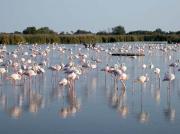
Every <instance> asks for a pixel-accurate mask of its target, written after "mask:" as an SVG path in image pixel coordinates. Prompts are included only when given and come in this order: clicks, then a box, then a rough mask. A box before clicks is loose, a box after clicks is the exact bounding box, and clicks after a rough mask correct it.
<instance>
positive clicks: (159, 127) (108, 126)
mask: <svg viewBox="0 0 180 134" xmlns="http://www.w3.org/2000/svg"><path fill="white" fill-rule="evenodd" d="M98 45H99V46H102V47H103V48H105V49H108V48H109V49H110V48H111V47H112V46H113V45H114V46H116V47H119V48H120V47H122V45H124V46H128V45H131V46H133V45H140V46H141V45H144V44H143V43H136V44H133V43H120V44H119V43H116V44H98ZM166 45H167V44H166ZM154 46H159V45H157V44H154ZM16 47H17V46H7V50H8V51H13V50H14V49H15V48H16ZM28 47H29V48H31V47H32V46H28ZM41 47H43V48H46V47H47V45H44V46H41ZM65 47H66V48H67V49H72V52H73V53H74V54H76V53H77V51H78V49H79V48H82V52H83V53H86V54H87V55H88V57H90V58H89V59H91V58H94V57H98V58H99V59H101V60H102V63H99V64H98V65H97V68H96V69H87V70H85V72H84V74H82V75H81V76H80V77H79V79H78V80H76V82H75V93H74V96H75V97H74V98H70V97H68V93H67V90H68V89H67V87H66V88H64V89H63V90H62V89H60V87H59V86H58V81H59V80H61V79H62V78H63V77H65V74H64V73H63V71H61V72H59V74H57V73H52V71H51V70H49V69H47V67H48V66H51V65H54V64H59V63H64V64H66V63H67V61H68V55H69V52H68V50H66V51H67V52H65V54H60V53H59V51H57V49H56V48H58V46H55V47H54V49H53V48H52V47H50V49H51V51H50V53H49V56H48V59H49V60H48V61H49V62H48V64H47V67H46V68H45V70H46V72H45V74H44V76H38V77H36V78H32V86H30V87H29V86H28V85H29V82H28V79H27V80H25V84H24V85H22V84H20V83H17V85H16V86H15V87H13V86H12V84H11V83H10V82H9V81H8V80H6V79H5V78H4V79H2V80H1V86H0V91H1V94H0V124H1V125H0V133H2V134H14V133H17V134H109V133H113V134H118V133H128V134H131V133H138V134H152V133H163V134H171V133H172V134H179V131H180V71H178V68H180V67H175V68H169V66H168V65H169V64H171V63H172V62H175V61H176V60H178V59H180V47H177V48H176V51H175V50H174V51H173V50H169V51H168V52H163V51H160V50H158V49H153V50H152V53H148V50H147V49H145V57H137V58H135V59H134V58H130V57H120V56H119V57H118V56H117V57H113V56H111V55H108V54H107V53H105V52H104V51H102V52H100V53H96V52H95V51H94V50H91V49H86V48H84V46H81V45H65ZM146 47H147V48H148V46H147V45H146ZM28 51H29V52H30V50H28ZM170 55H171V57H170ZM37 60H40V59H37ZM75 62H76V63H77V64H79V62H78V61H75ZM121 63H124V64H125V65H126V66H127V74H128V80H127V81H126V96H125V97H123V98H120V96H121V87H122V85H121V83H120V82H118V92H116V90H115V89H114V80H113V77H112V76H111V75H110V74H107V75H105V73H104V72H103V71H101V69H102V68H104V67H105V66H106V65H107V64H108V65H114V64H121ZM143 63H144V64H146V65H150V64H151V63H152V64H153V65H154V66H155V67H158V68H160V69H161V73H160V76H161V82H160V87H159V84H158V80H157V77H156V75H155V74H154V72H153V70H154V69H150V68H149V67H147V68H146V69H145V70H143V69H142V64H143ZM169 69H170V70H171V71H172V72H174V73H175V75H176V79H175V80H174V81H171V83H170V88H169V85H168V84H169V83H168V82H163V81H162V78H163V77H164V74H165V72H167V71H168V70H169ZM11 72H12V70H11V69H10V70H9V72H8V75H9V74H11ZM146 73H147V74H148V76H149V78H150V80H149V81H148V82H146V83H145V84H143V85H142V86H141V85H140V84H139V83H134V82H133V81H134V80H135V79H136V78H137V76H139V75H141V74H146ZM18 84H19V85H18ZM113 97H114V98H113ZM116 98H118V99H116ZM74 103H76V104H77V105H78V109H76V110H75V111H74V112H71V114H68V115H67V116H66V117H65V116H62V114H61V112H62V111H63V109H64V108H67V109H68V108H69V107H70V106H71V105H72V104H74ZM15 107H18V108H20V109H21V114H20V115H18V117H17V116H15V115H13V112H12V111H13V108H15Z"/></svg>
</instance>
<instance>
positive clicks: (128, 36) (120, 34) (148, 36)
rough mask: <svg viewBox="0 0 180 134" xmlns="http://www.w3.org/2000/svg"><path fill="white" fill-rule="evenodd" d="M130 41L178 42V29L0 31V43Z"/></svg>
mask: <svg viewBox="0 0 180 134" xmlns="http://www.w3.org/2000/svg"><path fill="white" fill-rule="evenodd" d="M132 41H167V42H169V43H176V42H180V31H177V32H165V31H162V30H161V29H156V30H155V31H142V30H139V31H131V32H129V33H126V32H125V29H124V27H122V26H117V27H114V28H112V31H111V32H106V31H100V32H97V33H92V32H90V31H85V30H77V31H76V32H72V31H71V33H64V32H61V33H57V32H54V31H53V30H51V29H49V28H48V27H42V28H39V29H36V28H35V27H27V28H26V29H25V30H23V31H22V32H18V31H15V32H14V33H0V44H20V43H21V44H26V43H28V44H34V43H38V44H52V43H60V44H81V43H110V42H132Z"/></svg>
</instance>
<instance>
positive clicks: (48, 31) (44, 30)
mask: <svg viewBox="0 0 180 134" xmlns="http://www.w3.org/2000/svg"><path fill="white" fill-rule="evenodd" d="M37 33H38V34H55V33H56V32H54V31H53V30H51V29H49V28H48V27H41V28H39V29H38V30H37Z"/></svg>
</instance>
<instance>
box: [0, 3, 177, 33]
mask: <svg viewBox="0 0 180 134" xmlns="http://www.w3.org/2000/svg"><path fill="white" fill-rule="evenodd" d="M0 3H1V8H0V18H1V19H0V32H14V31H15V30H17V31H22V30H23V29H25V28H26V27H27V26H35V27H37V28H39V27H43V26H48V27H50V28H51V29H53V30H55V31H57V32H62V31H71V30H72V31H76V30H77V29H83V30H90V31H93V32H97V31H101V30H109V29H110V28H112V27H114V26H117V25H122V26H124V27H125V29H126V31H127V32H128V31H133V30H155V29H156V28H161V29H163V30H165V31H169V30H171V31H178V30H180V0H0Z"/></svg>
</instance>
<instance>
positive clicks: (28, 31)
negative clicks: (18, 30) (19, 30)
mask: <svg viewBox="0 0 180 134" xmlns="http://www.w3.org/2000/svg"><path fill="white" fill-rule="evenodd" d="M23 34H36V28H35V27H27V28H26V29H25V30H23Z"/></svg>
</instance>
